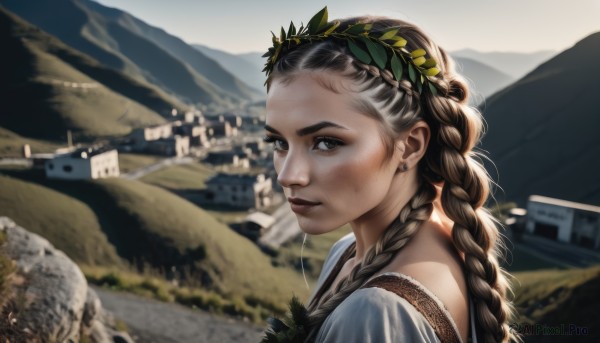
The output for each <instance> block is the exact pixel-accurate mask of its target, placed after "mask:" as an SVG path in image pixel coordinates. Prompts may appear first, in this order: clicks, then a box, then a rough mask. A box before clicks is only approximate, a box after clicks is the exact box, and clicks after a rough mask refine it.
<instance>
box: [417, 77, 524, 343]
mask: <svg viewBox="0 0 600 343" xmlns="http://www.w3.org/2000/svg"><path fill="white" fill-rule="evenodd" d="M449 87H450V88H460V90H456V89H450V90H449V91H448V94H457V95H458V96H456V97H448V98H444V97H438V96H430V97H426V99H425V100H424V101H423V102H424V106H425V107H426V108H427V110H426V111H425V112H427V113H428V114H429V115H430V116H432V117H433V118H431V121H433V122H436V123H437V128H436V129H437V132H432V137H437V139H438V144H436V146H437V150H434V151H432V152H431V153H429V154H428V155H427V156H426V158H425V163H426V164H427V166H428V167H429V168H430V170H431V171H432V172H433V173H435V174H437V175H439V176H441V177H442V179H443V180H444V185H443V188H442V197H441V200H442V206H443V208H444V211H445V212H446V214H447V215H448V217H449V218H450V219H451V220H452V221H454V227H453V229H452V238H453V241H454V244H455V246H456V247H457V248H458V249H459V250H460V251H462V252H464V255H465V265H466V269H467V283H468V285H469V289H470V291H471V292H472V294H473V295H474V297H475V299H474V300H475V304H476V313H477V318H478V322H479V323H480V326H481V328H482V329H483V333H482V339H483V341H484V342H506V341H508V340H509V338H510V337H509V336H510V335H509V328H508V325H507V321H508V319H509V317H510V315H511V313H512V309H511V308H510V305H509V303H508V302H507V301H506V292H507V290H508V289H509V285H508V282H507V280H506V278H505V277H504V274H503V270H502V269H501V268H500V267H499V265H498V262H497V256H498V251H496V249H497V247H498V246H499V242H497V241H498V233H497V228H496V226H495V224H494V221H493V220H492V217H491V215H490V214H489V213H488V212H487V211H486V210H485V209H484V208H483V207H482V206H483V204H484V202H485V201H486V199H487V197H488V193H489V182H490V179H489V177H488V175H487V173H486V172H485V169H484V168H483V167H482V166H481V165H480V164H479V163H478V162H477V161H476V160H475V159H473V157H472V155H473V153H472V152H471V150H472V149H473V147H474V145H475V144H476V143H477V141H478V140H479V136H480V133H481V132H482V121H481V118H480V116H479V113H478V112H476V111H475V110H474V109H472V108H470V107H468V106H466V105H464V102H465V101H466V95H467V93H466V88H465V87H464V85H463V84H462V83H461V82H460V81H458V80H452V81H451V82H450V83H449Z"/></svg>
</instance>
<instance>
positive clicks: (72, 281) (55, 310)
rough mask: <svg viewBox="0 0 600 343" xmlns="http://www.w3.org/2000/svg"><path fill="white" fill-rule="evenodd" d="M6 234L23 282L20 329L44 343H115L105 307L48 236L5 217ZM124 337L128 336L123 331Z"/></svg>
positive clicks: (0, 227)
mask: <svg viewBox="0 0 600 343" xmlns="http://www.w3.org/2000/svg"><path fill="white" fill-rule="evenodd" d="M0 232H4V233H5V235H6V240H5V243H4V244H3V245H2V247H1V249H2V252H3V253H4V254H5V255H7V256H8V257H9V258H11V259H12V260H14V261H15V264H16V275H18V279H19V280H20V281H19V282H16V283H14V285H13V286H14V290H13V296H14V297H15V298H17V299H19V301H16V303H18V304H19V308H18V315H17V316H16V322H15V325H16V327H17V328H18V329H19V330H22V331H23V332H24V333H27V335H28V336H30V337H35V338H38V339H40V340H41V341H50V342H74V343H76V342H79V341H80V338H81V337H80V335H81V334H82V333H83V334H84V335H85V336H87V337H89V338H90V339H91V340H92V341H93V342H96V343H110V342H114V341H115V340H114V339H113V337H119V339H121V336H124V337H125V338H126V339H127V338H128V339H129V341H130V342H131V338H129V337H128V335H127V334H126V333H124V334H123V335H115V334H114V330H113V329H112V328H110V327H109V328H107V327H106V325H105V323H104V322H103V321H102V320H103V318H106V317H107V316H106V315H101V314H102V312H103V311H104V310H103V309H102V304H101V303H100V300H99V298H98V296H97V295H96V293H95V292H94V290H93V289H91V288H89V287H88V284H87V281H86V279H85V277H84V275H83V273H82V272H81V270H80V269H79V267H78V266H77V265H76V264H75V263H74V262H73V261H71V259H69V258H68V257H67V256H66V255H65V254H64V253H63V252H62V251H60V250H57V249H55V248H54V247H53V246H52V244H50V242H48V241H47V240H46V239H44V238H43V237H41V236H39V235H37V234H34V233H31V232H29V231H27V230H25V229H24V228H22V227H20V226H18V225H16V224H15V223H14V222H13V221H12V220H11V219H9V218H7V217H0ZM119 334H122V333H119Z"/></svg>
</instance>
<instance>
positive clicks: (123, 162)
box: [119, 152, 163, 174]
mask: <svg viewBox="0 0 600 343" xmlns="http://www.w3.org/2000/svg"><path fill="white" fill-rule="evenodd" d="M162 159H163V158H161V157H159V156H154V155H144V154H131V153H122V152H119V170H120V171H121V174H124V173H129V172H132V171H134V170H137V169H140V168H143V167H147V166H150V165H153V164H156V163H158V162H160V161H161V160H162Z"/></svg>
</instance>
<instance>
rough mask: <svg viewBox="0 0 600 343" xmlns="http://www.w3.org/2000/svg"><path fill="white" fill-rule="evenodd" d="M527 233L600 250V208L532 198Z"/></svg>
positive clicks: (529, 205)
mask: <svg viewBox="0 0 600 343" xmlns="http://www.w3.org/2000/svg"><path fill="white" fill-rule="evenodd" d="M526 231H527V232H529V233H532V234H536V235H539V236H543V237H546V238H550V239H553V240H557V241H561V242H566V243H574V244H578V245H582V246H585V247H589V248H595V249H598V248H600V207H599V206H593V205H586V204H580V203H576V202H571V201H566V200H560V199H554V198H548V197H544V196H540V195H532V196H530V197H529V201H528V202H527V224H526Z"/></svg>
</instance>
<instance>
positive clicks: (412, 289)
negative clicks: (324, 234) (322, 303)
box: [309, 234, 477, 343]
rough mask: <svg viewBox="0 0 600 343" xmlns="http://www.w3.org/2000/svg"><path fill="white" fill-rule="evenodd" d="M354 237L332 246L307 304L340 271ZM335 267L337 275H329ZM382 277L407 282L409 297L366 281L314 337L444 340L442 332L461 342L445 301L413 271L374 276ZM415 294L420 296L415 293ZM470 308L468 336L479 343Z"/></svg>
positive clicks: (329, 342) (339, 341)
mask: <svg viewBox="0 0 600 343" xmlns="http://www.w3.org/2000/svg"><path fill="white" fill-rule="evenodd" d="M354 241H355V238H354V235H353V234H349V235H347V236H345V237H343V238H342V239H341V240H339V241H338V242H336V243H335V244H334V246H333V247H332V248H331V251H330V252H329V255H328V257H327V259H326V260H325V264H324V265H323V270H322V271H321V275H320V276H319V280H318V281H317V285H316V287H315V290H314V291H313V294H312V295H311V297H310V298H309V303H310V301H312V300H313V298H314V297H315V296H317V297H320V296H321V295H322V294H321V293H322V292H323V291H324V290H322V289H321V288H322V286H323V284H324V283H326V282H331V279H332V278H333V277H335V276H336V275H337V272H338V271H339V268H340V265H341V264H343V262H342V261H340V259H343V258H346V257H347V256H345V255H347V254H348V252H349V251H348V250H349V247H350V246H351V245H353V243H354ZM332 272H333V273H334V274H336V275H331V274H332ZM381 279H387V281H388V284H392V285H398V284H403V285H404V289H405V290H408V292H409V293H410V295H411V296H409V297H406V298H405V297H402V296H399V293H398V292H394V291H390V290H388V289H385V287H384V288H382V287H381V286H369V283H367V284H366V285H365V287H363V288H360V289H358V290H356V291H355V292H354V293H352V294H351V295H350V296H348V298H346V299H345V300H344V301H343V302H342V303H341V304H340V305H339V306H338V307H337V308H336V309H335V310H334V311H333V312H332V313H331V314H330V315H329V317H327V319H326V320H325V322H324V323H323V326H322V327H321V329H320V330H319V333H318V335H317V338H316V342H319V343H321V342H323V343H325V342H326V343H352V342H361V343H388V342H390V343H391V342H394V343H395V342H442V340H441V339H440V337H444V341H453V342H461V339H460V334H459V332H458V329H457V327H456V324H455V323H454V321H453V320H452V317H450V314H449V313H448V311H447V310H446V308H445V307H444V305H443V304H442V302H441V301H440V300H439V299H438V298H437V297H436V296H435V295H434V294H433V293H432V292H430V291H429V290H428V289H427V288H425V287H424V286H423V285H422V284H420V283H419V282H418V281H416V280H414V279H413V278H411V277H410V276H407V275H404V274H399V273H386V274H382V275H378V276H376V277H374V278H372V279H371V281H372V282H375V283H376V281H381ZM379 285H381V282H379ZM392 288H394V286H392ZM414 294H417V296H416V297H415V296H414ZM407 299H408V300H407ZM415 299H416V301H415ZM421 300H427V301H428V304H429V307H423V306H421V304H422V301H421ZM432 305H433V306H432ZM415 306H416V307H415ZM417 307H418V308H420V310H421V311H419V310H418V309H417ZM432 310H433V311H432ZM470 312H471V335H470V336H472V337H470V338H469V341H470V342H473V343H476V342H477V339H476V335H474V332H475V327H474V318H473V311H472V310H471V311H470ZM432 313H434V314H432ZM426 316H427V318H426ZM428 319H429V320H428ZM439 319H443V320H442V321H440V320H439ZM440 322H443V324H445V329H446V332H443V330H442V332H441V333H442V334H441V335H438V334H440V326H439V325H438V324H439V323H440ZM432 325H433V326H432ZM434 326H435V328H434ZM442 326H444V325H442ZM442 329H444V328H442ZM436 331H437V333H436ZM448 338H449V339H448Z"/></svg>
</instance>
